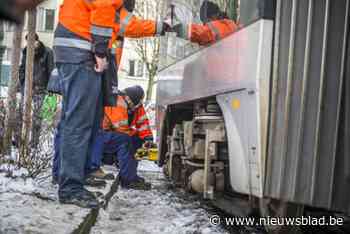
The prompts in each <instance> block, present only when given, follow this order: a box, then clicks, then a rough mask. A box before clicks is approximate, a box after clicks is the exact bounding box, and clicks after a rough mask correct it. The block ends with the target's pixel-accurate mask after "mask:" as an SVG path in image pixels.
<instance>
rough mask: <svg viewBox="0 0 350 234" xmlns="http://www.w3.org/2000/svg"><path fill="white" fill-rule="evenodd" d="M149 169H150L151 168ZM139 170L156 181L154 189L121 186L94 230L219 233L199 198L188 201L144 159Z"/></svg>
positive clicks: (98, 233)
mask: <svg viewBox="0 0 350 234" xmlns="http://www.w3.org/2000/svg"><path fill="white" fill-rule="evenodd" d="M148 169H149V171H148ZM139 174H140V175H142V176H144V177H145V179H146V180H147V181H150V182H151V183H152V186H153V188H152V190H150V191H137V190H126V189H122V188H120V187H119V190H118V191H117V193H116V194H115V196H114V197H113V198H112V200H111V202H110V204H109V206H108V208H107V210H101V211H100V215H99V218H98V221H97V223H96V225H95V226H94V227H93V229H92V231H91V233H92V234H112V233H118V234H139V233H144V234H163V233H165V234H192V233H198V234H200V233H201V234H206V233H208V234H209V233H211V234H219V233H227V231H225V230H223V229H222V228H221V227H215V226H211V225H210V223H209V213H208V212H207V211H206V210H205V209H203V208H202V207H201V206H200V203H199V202H197V201H187V200H186V199H183V198H181V197H179V196H178V194H175V192H174V191H171V190H169V189H168V182H167V181H166V180H165V179H164V176H163V174H162V173H161V169H160V168H159V167H158V166H157V165H156V164H154V163H153V162H148V161H142V162H140V165H139Z"/></svg>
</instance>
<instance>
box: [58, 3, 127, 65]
mask: <svg viewBox="0 0 350 234" xmlns="http://www.w3.org/2000/svg"><path fill="white" fill-rule="evenodd" d="M122 4H123V1H122V0H64V1H63V3H62V5H61V6H60V13H59V23H58V26H57V28H56V31H55V37H54V43H53V45H54V50H55V54H56V62H68V63H79V62H82V61H84V59H85V60H89V59H92V57H91V54H92V53H95V54H100V55H101V56H105V55H106V53H107V48H108V41H109V40H110V39H111V36H112V33H113V30H114V28H115V26H116V22H115V18H116V14H117V11H118V10H119V9H120V7H121V6H122ZM91 52H92V53H91ZM73 55H74V56H73ZM87 57H88V58H87Z"/></svg>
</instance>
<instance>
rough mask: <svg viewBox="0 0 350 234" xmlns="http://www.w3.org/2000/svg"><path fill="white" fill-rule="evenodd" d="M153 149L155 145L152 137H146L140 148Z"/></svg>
mask: <svg viewBox="0 0 350 234" xmlns="http://www.w3.org/2000/svg"><path fill="white" fill-rule="evenodd" d="M155 147H156V144H155V143H154V142H153V137H146V138H145V143H143V145H142V148H145V149H150V148H155Z"/></svg>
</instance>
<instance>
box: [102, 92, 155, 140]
mask: <svg viewBox="0 0 350 234" xmlns="http://www.w3.org/2000/svg"><path fill="white" fill-rule="evenodd" d="M103 129H104V130H107V131H110V130H113V131H116V132H120V133H125V134H128V135H129V136H134V135H137V136H139V137H140V138H141V139H144V138H145V137H150V136H152V131H151V128H150V126H149V119H148V117H147V114H146V111H145V109H144V107H143V106H142V105H141V106H140V107H138V108H137V109H136V110H135V111H134V116H133V119H132V121H131V123H130V124H129V120H128V104H127V102H126V100H125V96H118V99H117V105H116V106H113V107H105V109H104V118H103Z"/></svg>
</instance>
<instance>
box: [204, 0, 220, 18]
mask: <svg viewBox="0 0 350 234" xmlns="http://www.w3.org/2000/svg"><path fill="white" fill-rule="evenodd" d="M221 15H222V12H221V10H220V8H219V6H218V5H217V4H216V3H213V2H210V1H206V0H205V1H203V3H202V5H201V8H200V12H199V16H200V19H201V21H202V22H203V23H208V22H209V21H211V20H213V19H214V18H220V16H221Z"/></svg>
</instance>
